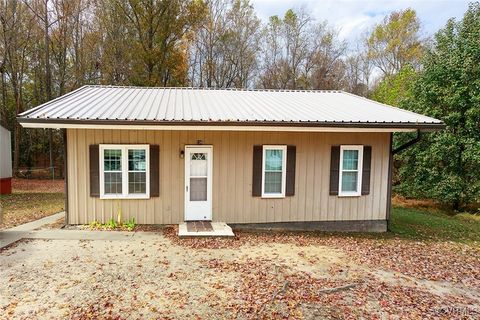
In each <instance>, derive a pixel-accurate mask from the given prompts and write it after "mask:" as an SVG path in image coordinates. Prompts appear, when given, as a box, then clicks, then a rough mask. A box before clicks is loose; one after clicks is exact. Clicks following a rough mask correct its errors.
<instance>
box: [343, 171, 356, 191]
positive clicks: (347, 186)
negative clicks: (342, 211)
mask: <svg viewBox="0 0 480 320" xmlns="http://www.w3.org/2000/svg"><path fill="white" fill-rule="evenodd" d="M357 176H358V172H343V173H342V191H347V192H348V191H353V192H356V191H357Z"/></svg>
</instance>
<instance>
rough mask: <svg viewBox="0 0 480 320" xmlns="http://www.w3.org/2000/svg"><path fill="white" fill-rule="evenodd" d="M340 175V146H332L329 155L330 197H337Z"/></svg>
mask: <svg viewBox="0 0 480 320" xmlns="http://www.w3.org/2000/svg"><path fill="white" fill-rule="evenodd" d="M339 174H340V146H332V151H331V155H330V195H332V196H336V195H338V179H339Z"/></svg>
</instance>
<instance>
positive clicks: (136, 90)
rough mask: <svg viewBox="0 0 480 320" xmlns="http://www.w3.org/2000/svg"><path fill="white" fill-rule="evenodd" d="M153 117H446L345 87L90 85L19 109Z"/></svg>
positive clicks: (56, 116)
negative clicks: (384, 101) (391, 103)
mask: <svg viewBox="0 0 480 320" xmlns="http://www.w3.org/2000/svg"><path fill="white" fill-rule="evenodd" d="M72 119H76V120H80V121H86V122H88V121H92V122H93V121H94V120H102V121H111V122H115V121H120V120H123V121H129V122H133V121H136V120H137V121H150V122H162V123H166V122H169V121H172V122H175V123H179V122H200V123H201V122H205V123H211V122H229V123H238V124H239V125H242V123H271V124H275V123H283V124H285V123H297V124H299V125H301V123H320V124H321V123H363V124H369V123H370V124H373V123H391V124H396V123H398V124H422V123H423V124H431V125H439V126H441V125H443V124H442V122H441V121H440V120H437V119H434V118H431V117H427V116H423V115H420V114H417V113H414V112H411V111H407V110H403V109H399V108H395V107H391V106H387V105H384V104H381V103H378V102H376V101H372V100H369V99H366V98H363V97H359V96H356V95H353V94H350V93H346V92H342V91H305V90H302V91H294V90H232V89H200V88H197V89H194V88H142V87H112V86H84V87H82V88H80V89H78V90H75V91H73V92H71V93H69V94H66V95H64V96H62V97H59V98H57V99H54V100H52V101H50V102H47V103H45V104H43V105H40V106H39V107H36V108H34V109H31V110H29V111H26V112H24V113H22V114H20V115H19V121H20V122H22V121H24V122H28V121H30V122H33V121H36V122H48V121H49V120H56V121H68V120H72Z"/></svg>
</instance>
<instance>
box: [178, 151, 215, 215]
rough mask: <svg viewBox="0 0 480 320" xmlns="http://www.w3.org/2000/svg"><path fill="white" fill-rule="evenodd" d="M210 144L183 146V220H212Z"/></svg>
mask: <svg viewBox="0 0 480 320" xmlns="http://www.w3.org/2000/svg"><path fill="white" fill-rule="evenodd" d="M212 167H213V148H212V147H211V146H203V145H200V146H185V221H192V220H212Z"/></svg>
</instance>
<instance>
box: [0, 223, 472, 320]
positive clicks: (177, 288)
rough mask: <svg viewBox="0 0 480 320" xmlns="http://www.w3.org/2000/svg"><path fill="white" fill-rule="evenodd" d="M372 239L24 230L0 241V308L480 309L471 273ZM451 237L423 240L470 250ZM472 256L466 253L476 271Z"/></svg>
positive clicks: (74, 313)
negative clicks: (92, 236)
mask: <svg viewBox="0 0 480 320" xmlns="http://www.w3.org/2000/svg"><path fill="white" fill-rule="evenodd" d="M378 241H379V240H371V239H356V238H351V237H333V236H316V235H313V236H304V235H298V234H293V235H262V234H248V233H240V234H238V235H237V237H236V238H235V239H178V238H177V237H176V236H175V230H173V228H172V229H167V230H166V231H162V232H137V233H135V236H132V237H129V238H128V239H126V240H116V241H110V240H23V241H20V242H18V243H16V244H15V245H13V246H11V247H9V248H7V249H4V250H2V251H0V279H2V281H1V282H0V318H2V319H7V318H8V319H10V318H18V319H36V318H72V319H90V318H105V319H107V318H108V319H126V318H128V319H145V318H161V319H185V318H189V319H192V318H202V319H232V318H239V319H245V318H285V317H289V318H311V319H315V318H327V319H329V318H332V319H333V318H337V319H338V318H352V319H354V318H357V317H367V318H370V317H373V316H377V317H385V316H388V315H397V316H398V317H399V318H419V319H420V318H433V317H439V318H445V319H451V318H462V317H463V316H464V315H467V317H472V318H475V317H477V316H479V315H480V310H479V309H478V305H479V304H480V292H479V290H478V287H477V285H478V283H480V282H479V281H480V276H479V275H478V274H477V273H471V274H469V275H468V276H469V278H468V279H469V281H463V280H462V279H460V280H458V281H456V280H455V278H452V279H450V278H448V276H447V275H441V278H435V277H438V274H440V273H439V272H437V270H436V269H435V266H432V267H431V268H430V271H428V270H427V272H431V273H432V275H431V276H429V274H428V273H427V274H423V273H422V271H421V270H418V271H414V267H408V265H407V269H408V270H405V271H402V270H399V269H396V267H395V265H390V264H389V263H388V262H393V260H392V257H390V256H392V252H395V250H397V251H398V250H403V249H402V248H403V247H402V246H404V247H405V248H410V247H412V246H413V248H412V250H418V248H417V247H415V246H416V244H414V243H403V242H401V241H400V240H392V242H391V243H390V242H389V243H383V244H382V245H381V246H377V243H378ZM395 241H397V242H398V241H400V242H398V243H395ZM389 246H392V251H391V252H390V253H388V252H387V253H386V252H384V251H379V252H377V254H379V255H380V254H381V255H384V256H383V258H380V260H379V261H381V262H375V260H374V256H373V254H375V250H385V248H388V247H389ZM452 246H453V247H452V248H450V247H448V246H447V247H444V244H442V245H441V247H438V248H437V247H435V248H433V250H436V251H437V252H438V251H439V250H440V253H441V255H442V256H443V258H439V259H445V257H446V255H448V254H450V255H461V256H454V257H452V259H459V258H461V259H463V258H462V257H464V256H463V254H464V255H465V258H464V259H467V258H466V257H467V256H471V254H472V252H471V251H469V250H476V249H471V248H469V247H461V248H460V247H458V246H457V245H453V244H452ZM379 248H382V249H379ZM405 250H408V249H405ZM441 250H444V251H443V252H442V251H441ZM462 252H463V253H462ZM474 252H477V253H478V251H474ZM417 256H418V255H417ZM420 256H421V255H420ZM429 257H430V258H428V259H426V260H425V261H424V265H423V266H422V268H423V269H424V268H427V269H428V268H429V266H428V264H429V263H430V264H432V265H435V264H438V263H437V261H435V259H436V258H435V256H434V255H433V258H432V255H429ZM477 258H478V256H477ZM477 258H475V257H474V258H472V259H471V260H468V261H467V260H465V261H466V262H465V263H468V264H469V266H470V267H471V268H472V270H473V269H474V268H476V269H480V268H479V267H480V261H479V259H477ZM362 259H363V260H362ZM394 259H396V261H397V264H401V263H403V264H405V263H407V262H406V261H404V262H402V261H400V260H399V259H405V258H402V256H401V255H396V256H395V257H394ZM418 259H421V258H418ZM369 261H373V262H374V263H373V265H372V264H371V263H369ZM410 263H413V265H418V264H420V263H422V262H421V261H420V262H419V261H417V262H415V261H413V262H412V261H410ZM409 270H410V271H409ZM454 270H456V271H454ZM415 272H416V273H415ZM452 272H462V273H463V274H464V273H465V270H459V268H458V267H455V268H452ZM472 272H474V271H472ZM466 276H467V275H466Z"/></svg>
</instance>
